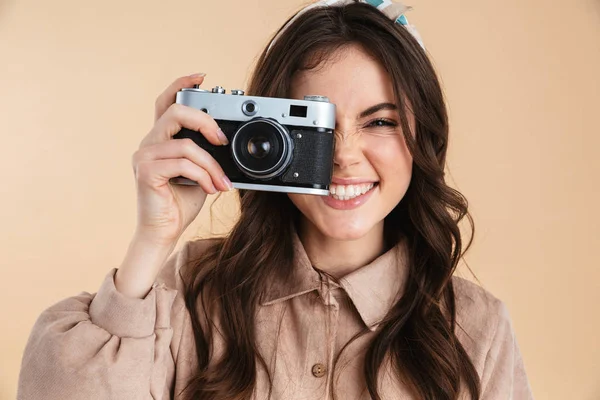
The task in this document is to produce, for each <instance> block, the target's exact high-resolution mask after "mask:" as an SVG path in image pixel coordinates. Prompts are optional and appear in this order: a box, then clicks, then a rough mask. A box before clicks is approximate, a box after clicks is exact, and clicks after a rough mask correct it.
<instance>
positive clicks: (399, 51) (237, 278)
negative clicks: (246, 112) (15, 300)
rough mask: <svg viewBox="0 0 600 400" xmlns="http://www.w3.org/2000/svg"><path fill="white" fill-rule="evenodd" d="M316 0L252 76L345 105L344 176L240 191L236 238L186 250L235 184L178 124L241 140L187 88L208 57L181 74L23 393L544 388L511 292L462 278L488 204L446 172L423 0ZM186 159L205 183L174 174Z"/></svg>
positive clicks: (340, 155)
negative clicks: (201, 218)
mask: <svg viewBox="0 0 600 400" xmlns="http://www.w3.org/2000/svg"><path fill="white" fill-rule="evenodd" d="M315 5H317V6H318V7H315ZM315 5H313V6H311V7H309V8H307V9H305V10H303V12H301V13H299V14H298V15H297V16H296V18H294V19H293V20H290V21H288V22H287V23H286V24H285V25H284V26H283V27H282V29H280V31H279V32H278V35H277V36H276V38H275V39H274V40H273V41H272V43H271V45H270V46H269V48H268V49H266V50H265V51H264V52H263V54H262V56H261V58H260V59H259V62H258V65H257V67H256V70H255V71H254V75H253V77H252V79H251V81H250V85H249V90H248V94H250V95H255V96H267V97H287V98H297V99H303V97H304V95H311V94H312V95H314V94H318V95H323V96H327V97H328V98H329V99H330V101H331V102H332V103H334V104H336V112H337V115H336V127H335V141H336V142H335V152H334V170H333V183H332V185H331V189H330V190H331V194H330V195H329V196H324V197H323V196H312V195H300V194H285V193H273V192H261V191H242V190H240V191H239V197H240V203H241V205H240V206H241V216H240V218H239V221H238V222H237V223H236V225H235V227H234V228H233V230H232V231H231V233H230V234H229V235H228V236H227V237H226V238H224V239H209V240H194V241H189V242H187V243H185V245H184V246H183V248H182V250H180V251H178V252H176V253H175V254H173V255H171V252H172V251H173V249H174V247H175V245H176V243H177V241H178V239H179V237H180V235H181V234H182V232H183V231H184V229H185V228H186V227H187V226H188V225H189V224H190V223H191V221H192V220H193V219H194V218H195V217H196V216H197V214H198V212H199V211H200V209H201V208H202V205H203V204H204V201H205V199H206V196H207V194H214V193H216V192H218V191H226V190H230V189H231V182H230V181H229V180H228V179H227V178H226V177H225V174H224V173H223V171H222V169H221V167H220V166H219V164H218V163H216V161H215V160H214V159H212V158H211V157H210V156H209V154H208V153H207V152H205V151H203V150H202V149H200V148H199V147H198V146H196V145H195V144H194V143H193V142H191V141H188V140H172V139H171V138H172V136H173V135H174V134H175V133H177V132H178V131H179V130H180V129H181V127H187V128H189V129H194V130H198V131H199V132H201V133H202V134H203V135H204V136H205V137H206V138H207V139H208V140H209V141H210V142H211V143H212V144H214V145H223V146H227V145H228V141H227V138H226V137H224V135H223V133H222V132H220V131H219V126H218V125H217V124H216V122H215V121H214V120H213V119H212V118H211V117H210V116H209V115H208V114H205V113H203V112H202V111H200V110H196V109H192V108H190V107H185V106H181V105H178V104H173V103H174V97H175V93H176V92H177V91H178V90H179V89H181V88H184V87H192V86H193V85H196V84H202V82H203V75H202V74H198V75H192V76H187V77H183V78H180V79H177V80H176V81H175V82H174V83H173V84H171V85H170V86H169V87H168V88H167V89H166V90H165V92H164V93H163V94H162V95H161V96H160V97H159V98H158V100H157V102H156V123H155V126H154V127H153V129H152V130H151V131H150V133H148V135H147V136H146V137H145V138H144V139H143V141H142V143H141V145H140V148H139V150H138V151H136V152H135V154H134V156H133V167H134V171H135V176H136V180H137V193H138V224H137V229H136V232H135V235H134V237H133V239H132V241H131V244H130V247H129V249H128V252H127V255H126V257H125V259H124V261H123V263H122V265H121V266H120V268H118V269H113V270H111V271H110V272H109V273H108V274H107V276H106V279H105V280H104V282H103V284H102V285H101V286H100V289H99V290H98V292H97V293H95V294H89V293H86V292H83V293H81V294H79V295H78V296H74V297H71V298H68V299H65V300H63V301H61V302H59V303H57V304H55V305H54V306H52V307H50V308H49V309H47V310H46V311H44V312H43V313H42V314H41V316H40V317H39V319H38V320H37V322H36V324H35V326H34V327H33V330H32V332H31V336H30V338H29V341H28V344H27V347H26V350H25V354H24V356H23V363H22V369H21V374H20V380H19V394H18V397H19V399H46V400H48V399H61V400H64V399H128V400H131V399H149V398H153V399H171V398H175V399H215V400H216V399H219V400H221V399H231V400H233V399H269V398H270V399H285V400H293V399H333V398H336V399H341V400H345V399H370V398H372V399H431V400H443V399H459V398H470V399H530V398H531V397H532V396H531V391H530V388H529V385H528V382H527V378H526V374H525V371H524V368H523V362H522V359H521V356H520V353H519V349H518V346H517V343H516V340H515V336H514V332H513V329H512V327H511V322H510V318H509V315H508V313H507V309H506V307H505V305H504V304H503V303H502V302H501V301H500V300H498V299H497V298H495V297H494V296H493V295H491V294H490V293H488V292H487V291H485V290H484V289H482V288H480V287H478V286H476V285H475V284H472V283H470V282H468V281H466V280H463V279H460V278H457V277H453V272H454V270H455V268H456V265H457V263H458V262H459V260H460V258H461V257H462V255H463V254H464V251H466V249H467V248H468V245H467V246H463V238H462V236H461V232H460V230H459V227H458V223H459V221H461V220H462V219H463V218H464V217H465V216H466V217H467V220H468V221H469V222H471V225H470V226H471V233H473V228H472V221H471V218H470V216H469V214H468V212H467V202H466V200H465V198H464V197H463V196H462V195H461V194H460V193H458V192H457V191H455V190H453V189H451V188H450V187H448V186H447V185H446V183H445V181H444V165H445V159H446V151H447V146H448V118H447V113H446V107H445V103H444V99H443V95H442V90H441V88H440V84H439V81H438V78H437V77H436V74H435V72H434V69H433V67H432V65H431V63H430V61H429V59H428V58H427V55H426V53H425V51H424V50H423V48H422V45H421V43H420V40H419V38H418V35H417V34H416V31H415V30H414V28H412V27H411V26H410V25H407V22H406V19H405V17H404V16H403V15H402V14H403V13H404V11H405V10H406V7H404V6H402V5H401V4H398V3H394V4H392V3H390V2H389V1H381V0H380V1H370V2H368V4H365V3H363V2H354V1H347V0H346V1H344V0H341V1H327V2H323V3H318V4H315ZM180 175H181V176H185V177H187V178H189V179H192V180H195V181H197V182H198V183H199V186H196V187H193V186H192V187H191V186H177V185H171V184H170V183H169V179H170V178H172V177H177V176H180ZM469 244H470V242H469ZM463 247H464V248H465V250H463Z"/></svg>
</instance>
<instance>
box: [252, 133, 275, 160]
mask: <svg viewBox="0 0 600 400" xmlns="http://www.w3.org/2000/svg"><path fill="white" fill-rule="evenodd" d="M270 150H271V143H269V140H268V139H267V138H266V137H263V136H256V137H253V138H251V139H250V140H249V141H248V153H249V154H250V155H251V156H252V157H254V158H265V157H266V156H267V155H268V154H269V151H270Z"/></svg>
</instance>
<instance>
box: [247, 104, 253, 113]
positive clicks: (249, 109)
mask: <svg viewBox="0 0 600 400" xmlns="http://www.w3.org/2000/svg"><path fill="white" fill-rule="evenodd" d="M246 111H248V112H249V113H251V112H254V104H252V103H248V104H246Z"/></svg>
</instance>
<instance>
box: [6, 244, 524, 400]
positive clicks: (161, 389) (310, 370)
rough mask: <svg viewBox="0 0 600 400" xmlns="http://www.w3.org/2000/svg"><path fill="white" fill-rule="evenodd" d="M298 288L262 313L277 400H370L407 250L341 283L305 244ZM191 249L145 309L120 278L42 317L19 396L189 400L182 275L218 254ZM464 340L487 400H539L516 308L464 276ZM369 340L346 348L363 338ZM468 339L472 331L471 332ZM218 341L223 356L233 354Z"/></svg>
mask: <svg viewBox="0 0 600 400" xmlns="http://www.w3.org/2000/svg"><path fill="white" fill-rule="evenodd" d="M294 240H295V247H296V263H295V271H294V278H293V279H292V281H291V282H275V283H274V285H273V287H272V289H271V290H270V291H269V293H268V296H267V299H266V301H265V302H264V303H263V304H261V305H260V307H259V310H258V319H257V324H256V327H255V329H256V332H257V335H256V337H257V338H258V339H259V341H260V342H259V343H258V346H259V350H260V352H261V354H262V355H263V357H264V359H265V361H266V362H267V363H268V365H269V369H270V373H271V375H272V377H273V392H272V395H271V399H273V400H300V399H302V400H312V399H315V400H316V399H319V400H321V399H327V400H329V399H331V398H332V396H331V392H332V391H333V392H335V395H336V398H337V399H340V400H352V399H370V396H369V394H368V391H367V390H366V385H365V379H364V376H363V369H362V364H363V360H364V354H365V349H366V346H367V345H368V344H369V343H370V341H371V340H372V339H373V337H374V335H375V334H376V332H377V328H378V324H377V323H378V321H380V320H381V319H382V318H383V317H384V315H385V314H386V313H387V312H388V310H389V308H390V307H391V306H392V305H393V304H394V303H395V301H396V299H397V298H398V296H401V295H402V288H403V286H404V285H403V283H404V281H405V278H406V274H405V271H406V268H405V266H406V263H405V260H406V258H405V254H406V249H405V247H404V246H403V245H402V244H400V245H398V246H396V247H395V248H393V249H392V250H390V251H388V252H387V253H385V254H383V255H382V256H380V257H379V258H377V259H376V260H375V261H373V262H372V263H370V264H368V265H366V266H364V267H362V268H359V269H358V270H356V271H354V272H352V273H351V274H349V275H347V276H345V277H344V278H342V279H341V281H340V284H335V283H334V282H332V281H329V280H327V278H323V279H321V278H320V276H321V274H319V273H318V272H317V271H315V270H314V269H313V268H312V266H311V263H310V261H309V259H308V256H307V255H306V252H305V251H304V248H303V247H302V243H301V242H300V240H299V239H298V237H297V236H295V238H294ZM208 243H209V241H208V240H196V241H190V242H187V243H185V245H184V246H183V248H182V249H181V250H180V251H178V252H176V253H174V254H173V255H171V256H170V258H169V261H168V262H167V264H166V265H165V267H164V268H163V270H162V271H161V273H160V276H159V277H158V279H157V282H156V283H155V284H154V285H153V287H152V290H151V291H150V292H149V293H148V295H147V296H146V297H145V298H144V299H133V298H128V297H125V296H124V295H122V294H121V293H119V292H118V291H117V290H116V289H115V286H114V280H113V278H114V274H115V272H116V269H112V270H111V271H110V272H109V273H108V274H107V275H106V278H105V280H104V282H103V283H102V285H101V286H100V289H99V290H98V292H97V293H95V294H90V293H87V292H82V293H80V294H79V295H77V296H73V297H69V298H67V299H64V300H62V301H60V302H58V303H57V304H55V305H53V306H52V307H50V308H48V309H47V310H45V311H43V312H42V314H41V315H40V316H39V317H38V319H37V321H36V323H35V325H34V326H33V329H32V331H31V335H30V337H29V340H28V342H27V346H26V348H25V352H24V355H23V360H22V365H21V372H20V376H19V386H18V395H17V398H18V399H21V400H26V399H27V400H35V399H44V400H54V399H56V400H68V399H82V400H83V399H85V400H90V399H115V400H116V399H123V400H135V399H172V398H174V399H178V398H181V397H180V396H178V395H177V394H178V393H179V392H180V391H181V389H182V388H183V387H184V386H185V383H186V382H187V380H188V379H189V378H190V376H191V375H192V374H193V373H194V371H195V368H196V366H197V361H196V359H195V354H196V352H195V343H194V338H193V334H192V328H191V322H190V316H189V313H188V311H187V309H186V307H185V304H184V301H183V297H182V294H183V291H182V282H181V281H180V277H179V274H178V273H177V271H178V270H179V269H180V268H181V266H182V265H183V264H184V263H185V262H186V260H188V259H190V258H196V257H197V256H198V254H199V253H201V252H202V251H203V249H205V248H206V246H207V244H208ZM453 283H454V287H455V292H456V305H457V321H458V323H459V325H460V327H462V329H461V328H459V327H457V331H456V334H457V336H458V338H459V340H460V341H461V343H462V344H463V346H464V347H465V349H466V351H467V352H468V354H469V356H470V357H471V360H472V361H473V364H474V365H475V368H476V369H477V371H478V373H479V376H480V378H481V385H482V394H483V395H482V399H485V400H490V399H502V400H507V399H515V400H523V399H532V398H533V397H532V394H531V389H530V387H529V383H528V381H527V377H526V374H525V370H524V367H523V361H522V359H521V354H520V352H519V348H518V345H517V342H516V339H515V334H514V331H513V328H512V326H511V321H510V318H509V315H508V312H507V309H506V306H505V305H504V303H502V302H501V301H500V300H498V299H497V298H496V297H494V296H493V295H491V294H490V293H489V292H487V291H486V290H484V289H482V288H481V287H479V286H477V285H475V284H473V283H471V282H469V281H467V280H464V279H461V278H458V277H454V278H453ZM365 327H366V328H368V333H367V334H366V335H363V336H362V337H361V338H360V339H358V340H355V341H354V342H353V343H352V344H351V345H349V346H348V347H346V348H345V349H343V351H342V353H341V354H340V358H339V360H338V362H337V363H336V364H335V365H334V360H335V359H336V358H337V356H338V354H339V353H340V350H341V349H342V348H343V347H344V344H346V343H347V342H348V340H349V339H350V338H351V337H353V336H354V335H355V334H356V333H357V332H359V331H361V330H363V329H364V328H365ZM463 329H464V331H463ZM219 339H220V337H219V336H217V337H216V338H215V344H216V348H215V350H216V353H215V355H216V356H218V355H219V354H220V353H221V352H222V349H223V342H222V341H219ZM385 368H389V364H384V372H386V373H382V374H381V378H380V379H379V382H380V383H379V386H380V394H381V395H382V398H383V399H386V400H388V399H390V400H391V399H413V397H411V396H410V395H409V393H408V392H407V389H406V387H405V386H403V385H402V383H401V382H399V380H398V379H397V378H396V377H395V375H394V374H393V373H387V371H389V369H388V370H387V371H386V370H385ZM257 373H258V377H257V386H256V391H255V396H254V399H257V400H259V399H260V400H262V399H267V394H268V378H267V375H266V373H265V372H264V371H263V370H262V368H258V369H257Z"/></svg>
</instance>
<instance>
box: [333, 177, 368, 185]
mask: <svg viewBox="0 0 600 400" xmlns="http://www.w3.org/2000/svg"><path fill="white" fill-rule="evenodd" d="M375 182H377V181H376V180H373V179H367V178H341V177H337V176H334V177H333V178H332V179H331V183H333V184H336V185H359V184H361V183H375Z"/></svg>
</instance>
